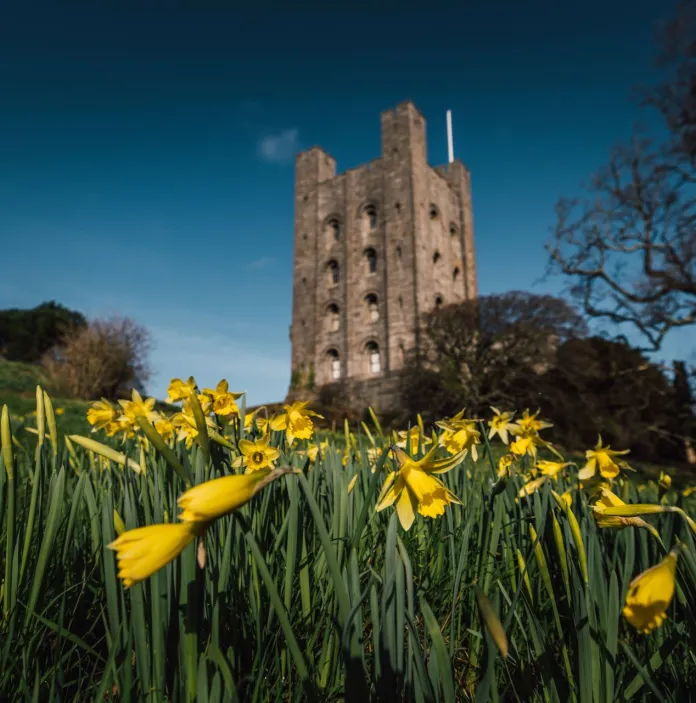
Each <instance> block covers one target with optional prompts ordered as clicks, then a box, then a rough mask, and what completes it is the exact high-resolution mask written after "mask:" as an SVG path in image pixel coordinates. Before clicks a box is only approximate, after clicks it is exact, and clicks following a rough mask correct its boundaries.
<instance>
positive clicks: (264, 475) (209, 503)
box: [178, 469, 293, 522]
mask: <svg viewBox="0 0 696 703" xmlns="http://www.w3.org/2000/svg"><path fill="white" fill-rule="evenodd" d="M292 471H293V470H292V469H274V470H270V469H259V470H258V471H252V472H251V473H247V474H232V475H230V476H223V477H222V478H214V479H212V480H211V481H206V482H205V483H200V484H198V485H197V486H194V487H193V488H189V490H188V491H186V493H184V494H183V495H181V496H180V497H179V500H178V504H179V507H180V508H181V509H182V510H183V512H182V513H181V515H179V519H180V520H183V521H184V522H210V521H211V520H216V519H217V518H219V517H222V516H223V515H226V514H227V513H231V512H232V511H233V510H237V508H240V507H241V506H242V505H244V504H245V503H248V502H249V501H250V500H251V499H252V498H253V497H254V496H255V495H256V494H257V493H258V492H259V491H260V490H261V489H262V488H263V487H264V486H266V485H268V484H269V483H270V482H271V481H273V480H275V479H276V478H278V477H279V476H282V475H283V474H285V473H289V472H292Z"/></svg>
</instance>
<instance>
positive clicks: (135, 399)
mask: <svg viewBox="0 0 696 703" xmlns="http://www.w3.org/2000/svg"><path fill="white" fill-rule="evenodd" d="M131 398H132V400H119V401H118V402H119V405H120V406H121V408H122V410H123V412H122V417H124V418H125V419H127V420H129V421H130V422H132V423H133V424H135V418H136V417H145V418H147V419H148V420H149V421H150V422H154V421H155V420H157V419H158V418H159V413H158V412H156V411H155V410H154V407H155V399H154V398H148V399H147V400H143V398H142V396H141V395H140V393H138V391H136V390H135V389H133V393H132V395H131Z"/></svg>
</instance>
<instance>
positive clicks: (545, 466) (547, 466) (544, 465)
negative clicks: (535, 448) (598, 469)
mask: <svg viewBox="0 0 696 703" xmlns="http://www.w3.org/2000/svg"><path fill="white" fill-rule="evenodd" d="M573 465H574V464H572V462H570V461H545V460H544V459H539V460H538V461H537V463H536V467H537V469H539V473H541V474H543V475H544V476H552V477H553V478H555V479H557V478H558V474H559V473H560V472H561V471H563V469H565V467H566V466H573Z"/></svg>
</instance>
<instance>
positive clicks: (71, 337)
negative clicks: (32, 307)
mask: <svg viewBox="0 0 696 703" xmlns="http://www.w3.org/2000/svg"><path fill="white" fill-rule="evenodd" d="M150 346H151V345H150V335H149V332H148V330H147V329H146V328H144V327H142V326H141V325H139V324H138V323H136V322H134V321H133V320H131V319H129V318H121V317H110V318H107V319H102V320H94V321H92V322H90V323H89V324H88V325H87V327H84V328H82V329H72V330H70V331H68V332H67V333H66V334H65V335H64V337H63V339H62V340H61V344H60V345H59V346H56V347H55V348H54V349H52V350H51V351H50V352H49V353H48V354H47V355H46V356H45V357H44V366H45V367H46V370H47V371H48V373H49V375H50V377H51V379H52V382H53V385H54V386H55V387H57V388H58V389H59V390H60V391H62V392H63V393H65V394H67V395H69V396H72V397H75V398H84V399H89V400H92V399H95V398H100V397H104V398H109V399H116V398H119V397H123V396H125V395H128V394H129V393H130V390H131V389H132V388H135V389H136V390H138V391H143V389H144V385H145V383H146V382H147V380H148V379H149V378H150V369H149V366H148V362H147V355H148V353H149V350H150Z"/></svg>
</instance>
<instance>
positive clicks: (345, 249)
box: [288, 101, 477, 410]
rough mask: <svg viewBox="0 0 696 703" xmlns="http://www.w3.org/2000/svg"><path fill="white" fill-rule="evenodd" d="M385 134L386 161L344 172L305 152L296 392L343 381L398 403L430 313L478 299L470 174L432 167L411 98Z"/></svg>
mask: <svg viewBox="0 0 696 703" xmlns="http://www.w3.org/2000/svg"><path fill="white" fill-rule="evenodd" d="M381 136H382V155H381V156H380V157H379V158H378V159H375V160H374V161H371V162H370V163H368V164H364V165H362V166H359V167H357V168H354V169H350V170H348V171H346V172H345V173H341V174H338V175H337V174H336V161H335V160H334V159H333V158H332V157H331V156H329V154H327V153H326V152H325V151H324V150H323V149H321V148H319V147H312V148H311V149H309V150H307V151H304V152H302V153H300V154H298V155H297V158H296V165H295V250H294V269H293V302H292V325H291V327H290V340H291V345H292V380H291V385H290V392H289V394H288V398H289V399H291V398H296V397H301V390H302V389H307V388H309V389H311V390H314V391H317V392H321V390H322V389H331V388H341V389H342V390H343V393H344V394H345V396H346V397H347V398H349V400H350V404H351V405H352V406H354V407H356V408H364V407H366V406H367V405H372V406H373V407H374V408H378V409H381V410H387V409H391V408H393V407H394V405H395V403H396V402H398V400H397V391H398V377H399V371H400V370H401V369H402V368H403V366H404V362H405V359H406V354H407V352H409V351H410V350H413V349H416V348H417V347H418V344H419V337H420V335H421V331H420V330H421V328H422V324H421V320H422V316H423V313H425V312H428V311H430V310H432V309H433V308H435V307H438V306H440V305H445V304H448V303H454V302H459V301H463V300H467V299H471V298H475V297H476V295H477V291H476V259H475V254H474V231H473V216H472V207H471V178H470V174H469V171H468V170H467V168H466V167H465V166H464V164H463V163H462V162H461V161H459V160H454V161H452V163H449V164H448V165H446V166H438V167H436V168H433V167H431V166H429V165H428V161H427V152H426V132H425V120H424V119H423V116H422V115H421V113H420V112H419V111H418V109H417V108H416V107H415V105H414V104H413V103H412V102H410V101H408V102H404V103H401V104H400V105H398V106H397V107H396V109H393V110H387V111H386V112H383V113H382V115H381Z"/></svg>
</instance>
